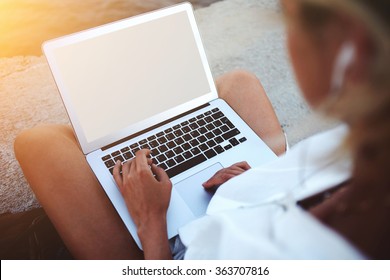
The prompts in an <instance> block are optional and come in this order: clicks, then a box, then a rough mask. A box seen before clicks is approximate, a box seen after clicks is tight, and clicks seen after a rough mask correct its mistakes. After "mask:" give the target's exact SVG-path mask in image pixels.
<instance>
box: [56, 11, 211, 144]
mask: <svg viewBox="0 0 390 280" xmlns="http://www.w3.org/2000/svg"><path fill="white" fill-rule="evenodd" d="M156 26H157V27H156ZM156 30H158V33H156ZM53 57H54V59H55V60H56V64H57V67H56V69H57V71H58V74H59V75H60V76H61V80H62V85H63V87H65V90H66V91H67V93H68V95H69V98H70V99H71V102H72V104H73V106H74V107H73V108H74V110H75V113H76V114H77V116H78V119H79V122H80V126H81V127H82V129H83V131H84V134H85V138H86V140H87V142H93V141H95V140H97V139H99V138H101V137H104V136H106V135H108V134H111V133H113V132H115V131H118V130H121V129H124V128H126V127H127V126H129V124H134V123H137V122H139V121H142V120H144V119H146V118H148V117H151V116H153V115H156V114H158V113H161V112H164V111H165V110H167V109H170V108H173V107H175V106H178V105H180V104H183V103H186V102H189V101H190V100H192V99H195V98H198V97H200V96H202V95H205V94H208V93H209V92H210V91H211V89H210V85H209V82H208V80H207V76H206V73H205V70H204V66H203V65H202V60H201V58H200V54H199V51H198V48H197V44H196V42H195V39H194V35H193V31H192V29H191V25H190V22H189V19H188V16H187V14H186V12H180V13H177V14H175V15H171V16H168V17H163V18H160V19H157V20H152V21H150V22H147V23H143V24H140V25H135V26H131V27H128V28H125V29H123V30H119V31H116V32H111V33H107V34H104V35H99V36H97V37H93V38H90V39H87V40H83V41H81V42H77V43H72V44H70V45H65V46H63V47H60V48H57V49H55V50H54V52H53ZM113 108H115V109H113ZM112 120H115V121H114V122H113V121H112Z"/></svg>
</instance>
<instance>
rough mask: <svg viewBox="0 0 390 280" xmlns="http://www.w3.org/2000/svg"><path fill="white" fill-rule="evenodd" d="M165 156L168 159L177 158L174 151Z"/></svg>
mask: <svg viewBox="0 0 390 280" xmlns="http://www.w3.org/2000/svg"><path fill="white" fill-rule="evenodd" d="M165 156H166V157H167V158H173V157H174V156H175V153H174V152H173V151H168V152H166V153H165Z"/></svg>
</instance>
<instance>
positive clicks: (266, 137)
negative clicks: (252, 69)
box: [216, 71, 286, 155]
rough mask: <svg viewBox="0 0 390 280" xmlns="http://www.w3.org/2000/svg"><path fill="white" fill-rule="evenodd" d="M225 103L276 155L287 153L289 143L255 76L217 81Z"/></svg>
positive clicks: (238, 75)
mask: <svg viewBox="0 0 390 280" xmlns="http://www.w3.org/2000/svg"><path fill="white" fill-rule="evenodd" d="M216 86H217V90H218V94H219V97H220V98H222V99H224V100H225V101H226V102H227V103H228V104H229V105H230V106H231V107H232V108H233V109H234V110H235V111H236V112H237V113H238V114H239V115H240V117H241V118H242V119H243V120H244V121H245V122H246V123H247V124H248V125H249V126H250V127H251V128H252V129H253V130H254V131H255V133H256V134H257V135H258V136H259V137H260V138H261V139H262V140H263V141H264V142H265V143H266V144H267V145H268V146H269V147H270V148H271V149H272V150H273V151H274V152H275V154H277V155H281V154H282V153H284V152H285V151H286V140H285V136H284V133H283V130H282V128H281V126H280V123H279V120H278V118H277V116H276V114H275V111H274V109H273V107H272V105H271V103H270V101H269V99H268V97H267V95H266V93H265V91H264V88H263V86H262V85H261V83H260V81H259V80H258V79H257V78H256V76H255V75H253V74H251V73H249V72H245V71H234V72H230V73H227V74H225V75H223V76H221V77H219V78H218V79H217V80H216Z"/></svg>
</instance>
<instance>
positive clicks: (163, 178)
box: [152, 164, 170, 182]
mask: <svg viewBox="0 0 390 280" xmlns="http://www.w3.org/2000/svg"><path fill="white" fill-rule="evenodd" d="M152 172H153V174H155V175H156V179H157V180H158V181H159V182H167V181H170V179H169V177H168V174H167V173H166V172H165V171H164V169H162V168H161V167H159V166H157V165H155V164H152Z"/></svg>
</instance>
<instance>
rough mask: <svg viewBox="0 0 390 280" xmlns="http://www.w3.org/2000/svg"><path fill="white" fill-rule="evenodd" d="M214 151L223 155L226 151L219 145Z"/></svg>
mask: <svg viewBox="0 0 390 280" xmlns="http://www.w3.org/2000/svg"><path fill="white" fill-rule="evenodd" d="M214 151H216V152H217V153H218V154H222V153H223V152H224V151H225V149H224V148H222V147H221V146H220V145H218V146H216V147H215V148H214Z"/></svg>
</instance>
